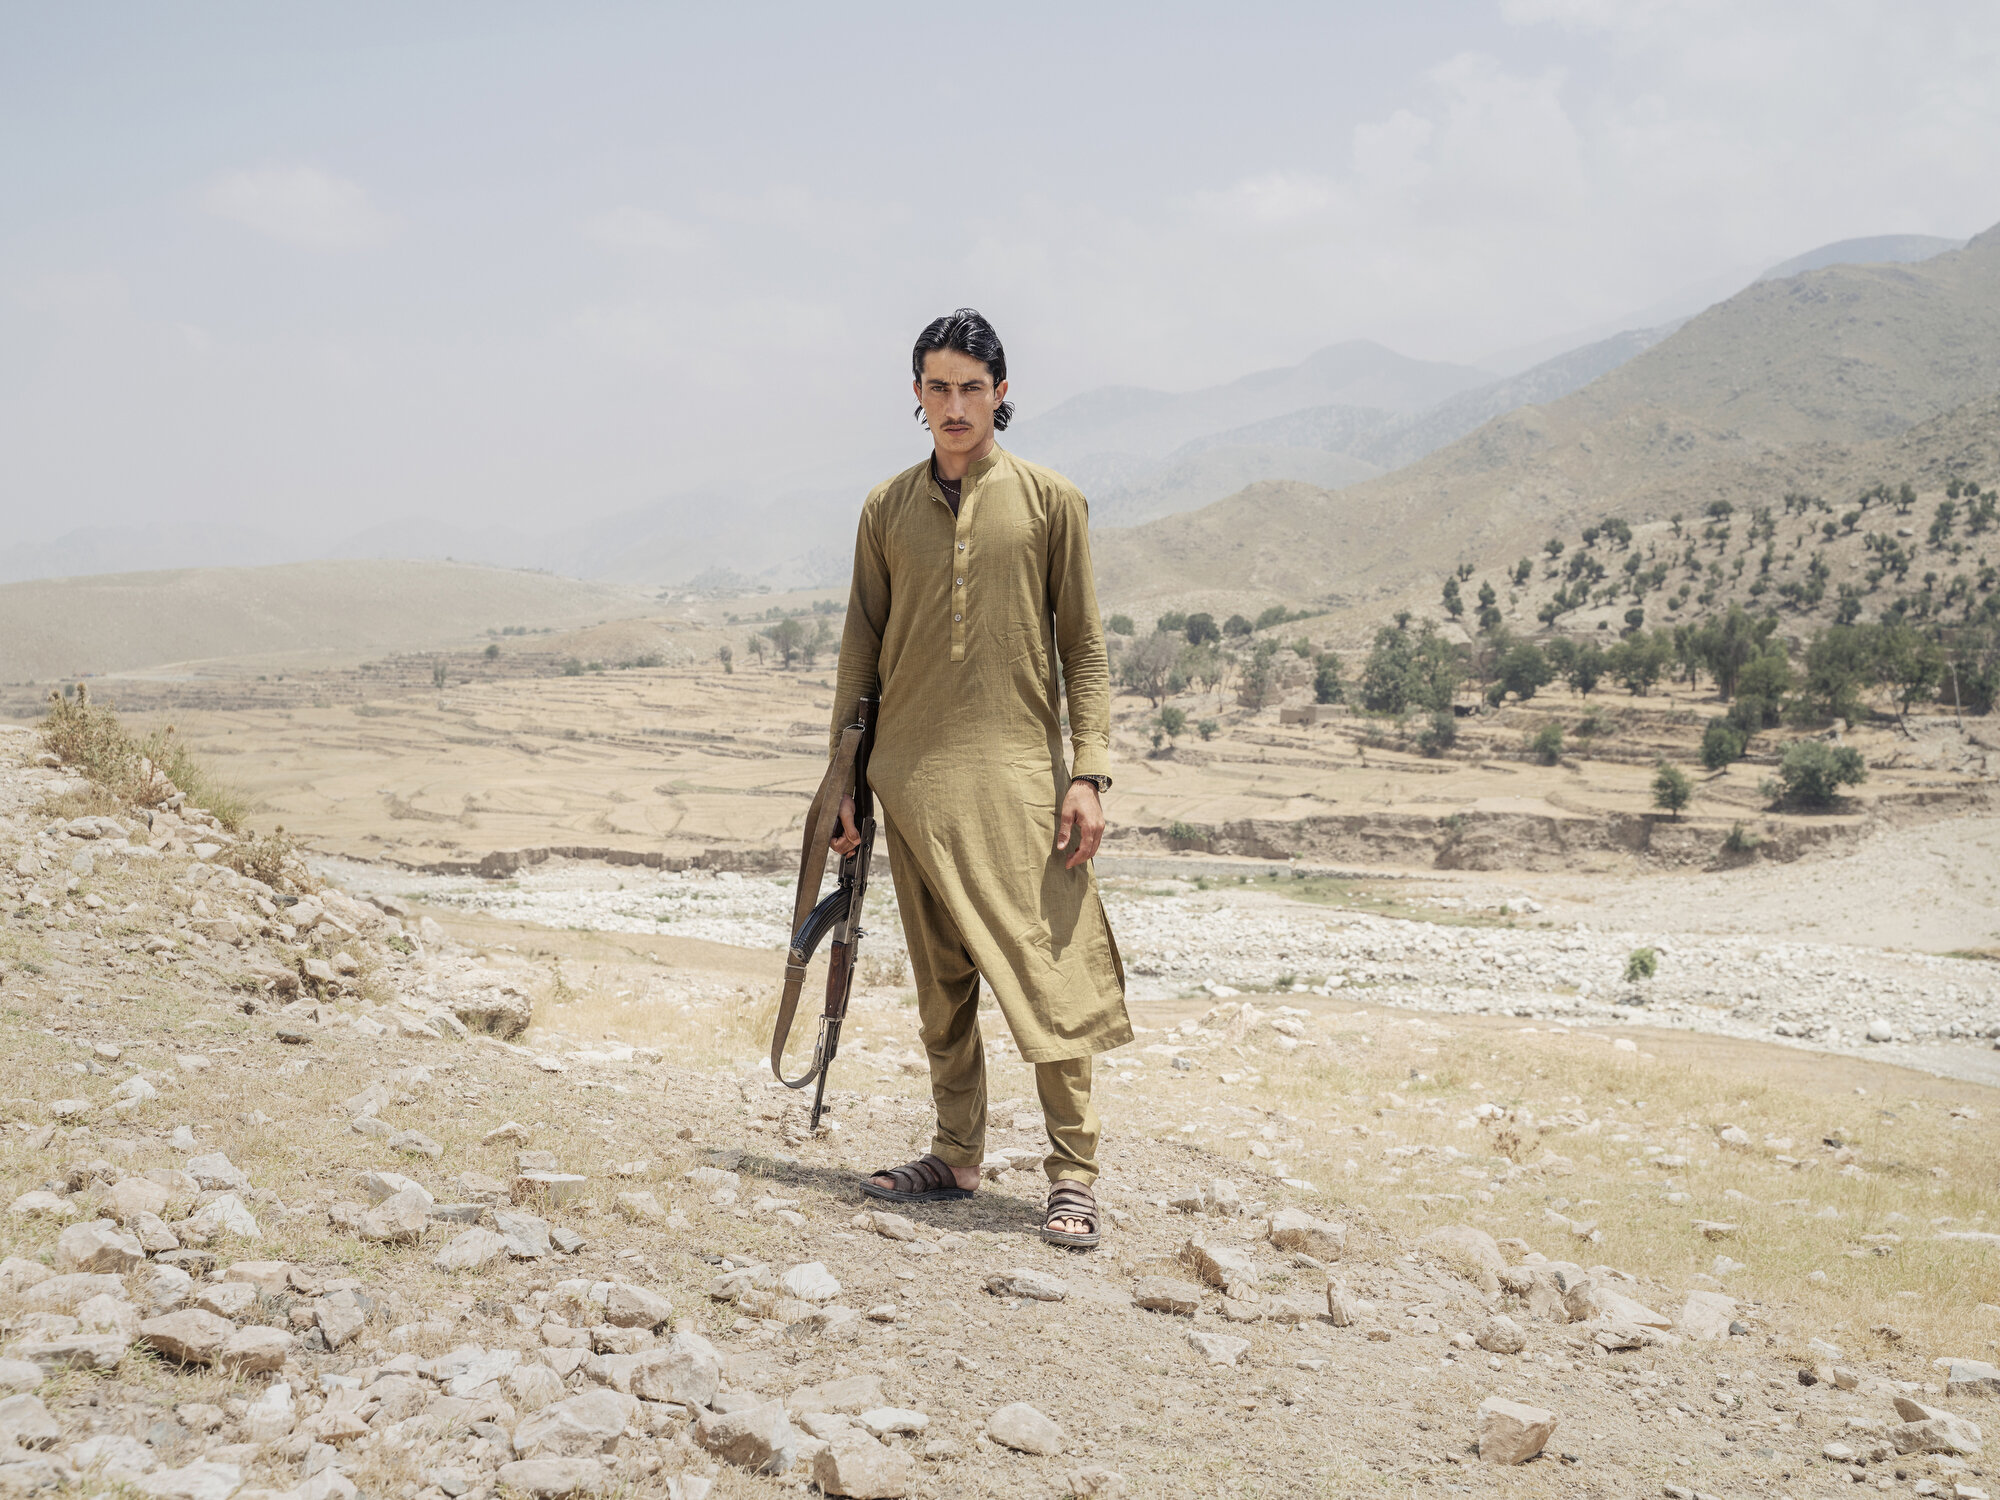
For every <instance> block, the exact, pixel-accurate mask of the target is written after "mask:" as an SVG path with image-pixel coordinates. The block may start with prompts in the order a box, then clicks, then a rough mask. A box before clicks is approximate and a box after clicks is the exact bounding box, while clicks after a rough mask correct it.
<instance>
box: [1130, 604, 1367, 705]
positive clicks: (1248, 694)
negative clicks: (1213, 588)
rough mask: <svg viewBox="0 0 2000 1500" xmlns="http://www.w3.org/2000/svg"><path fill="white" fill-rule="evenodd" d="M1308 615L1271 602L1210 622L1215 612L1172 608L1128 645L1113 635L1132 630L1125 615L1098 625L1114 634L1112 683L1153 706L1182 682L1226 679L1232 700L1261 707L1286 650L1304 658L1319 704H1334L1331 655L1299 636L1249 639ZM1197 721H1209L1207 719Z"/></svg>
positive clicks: (1208, 685)
mask: <svg viewBox="0 0 2000 1500" xmlns="http://www.w3.org/2000/svg"><path fill="white" fill-rule="evenodd" d="M1308 618H1310V614H1309V612H1307V611H1303V610H1301V611H1296V612H1294V611H1291V610H1287V609H1286V608H1285V607H1284V606H1283V605H1273V606H1272V607H1271V608H1270V609H1267V610H1265V611H1264V612H1263V613H1262V614H1260V615H1259V616H1258V617H1257V618H1256V619H1255V620H1252V619H1250V618H1248V617H1247V616H1245V615H1231V616H1230V617H1229V618H1228V619H1227V620H1224V621H1223V622H1222V623H1221V624H1219V625H1218V624H1217V623H1216V620H1215V616H1213V615H1212V614H1208V613H1206V612H1201V613H1195V614H1186V613H1183V612H1181V611H1179V610H1172V611H1169V612H1168V613H1166V614H1163V615H1161V616H1160V617H1159V619H1158V620H1157V621H1155V622H1154V625H1153V630H1152V633H1151V634H1149V635H1147V636H1145V637H1143V638H1140V639H1134V640H1131V642H1130V644H1122V643H1121V642H1120V641H1119V640H1118V639H1117V638H1118V637H1126V638H1130V637H1133V636H1135V635H1136V629H1135V627H1134V625H1133V622H1132V617H1131V616H1130V615H1122V614H1121V615H1113V616H1111V618H1110V619H1108V620H1107V621H1106V622H1105V624H1106V625H1107V626H1108V627H1109V629H1110V631H1111V634H1112V636H1113V638H1114V639H1113V643H1112V644H1113V650H1114V654H1115V656H1116V662H1117V665H1116V673H1117V679H1118V683H1119V685H1120V686H1121V687H1124V688H1126V689H1128V690H1129V691H1131V692H1135V693H1140V694H1143V695H1144V696H1146V697H1147V698H1150V699H1151V700H1152V701H1153V704H1154V706H1156V707H1157V706H1158V705H1160V704H1161V703H1163V702H1165V701H1166V700H1167V699H1168V698H1171V697H1173V696H1175V695H1176V694H1178V693H1182V692H1185V691H1187V690H1188V689H1189V688H1193V689H1195V690H1196V691H1198V692H1210V691H1215V692H1219V691H1221V690H1222V688H1223V687H1224V686H1225V685H1227V684H1228V683H1230V682H1234V683H1235V685H1236V697H1237V701H1238V702H1239V703H1242V704H1243V705H1245V706H1246V707H1249V708H1262V707H1264V706H1265V705H1266V704H1269V703H1272V702H1274V701H1276V699H1277V696H1278V692H1279V683H1280V680H1281V678H1282V675H1283V672H1282V663H1283V660H1284V658H1285V656H1286V653H1290V654H1292V655H1293V656H1296V657H1299V658H1302V659H1304V660H1306V661H1308V662H1310V663H1312V665H1313V672H1314V691H1315V695H1316V696H1317V697H1318V699H1319V701H1320V702H1322V703H1337V702H1339V701H1340V698H1341V694H1342V691H1343V690H1342V685H1341V681H1340V659H1339V658H1338V657H1337V656H1335V655H1333V653H1331V652H1318V651H1315V650H1314V648H1313V645H1312V643H1311V642H1310V641H1308V640H1307V639H1306V638H1305V637H1304V636H1300V637H1299V638H1298V639H1296V640H1294V641H1291V642H1289V643H1286V642H1283V641H1280V640H1279V639H1277V638H1276V637H1275V636H1265V637H1264V638H1263V639H1262V640H1257V639H1255V637H1256V634H1257V632H1259V631H1264V630H1269V629H1271V628H1272V627H1274V626H1278V625H1286V624H1290V623H1291V622H1292V621H1294V620H1303V619H1308ZM1204 722H1207V723H1210V724H1211V725H1212V724H1213V721H1212V720H1207V721H1204ZM1210 732H1211V733H1212V732H1213V729H1212V728H1211V731H1210ZM1172 737H1173V736H1172V735H1171V734H1170V735H1168V738H1172Z"/></svg>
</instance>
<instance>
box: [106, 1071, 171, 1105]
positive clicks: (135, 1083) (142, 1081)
mask: <svg viewBox="0 0 2000 1500" xmlns="http://www.w3.org/2000/svg"><path fill="white" fill-rule="evenodd" d="M111 1097H112V1098H113V1099H115V1100H117V1101H118V1103H117V1104H114V1105H113V1106H112V1108H113V1109H117V1108H118V1107H119V1105H121V1104H122V1105H123V1106H125V1108H126V1109H136V1108H137V1107H138V1106H139V1105H141V1104H144V1103H145V1102H146V1101H147V1100H148V1099H157V1098H159V1097H160V1091H159V1090H158V1089H157V1088H155V1087H153V1085H152V1083H151V1082H150V1081H149V1080H148V1079H146V1078H144V1077H142V1076H140V1075H139V1074H137V1073H134V1074H133V1075H132V1076H131V1077H130V1078H128V1079H126V1080H125V1081H124V1082H123V1083H121V1084H119V1085H118V1087H116V1088H115V1089H113V1090H112V1091H111Z"/></svg>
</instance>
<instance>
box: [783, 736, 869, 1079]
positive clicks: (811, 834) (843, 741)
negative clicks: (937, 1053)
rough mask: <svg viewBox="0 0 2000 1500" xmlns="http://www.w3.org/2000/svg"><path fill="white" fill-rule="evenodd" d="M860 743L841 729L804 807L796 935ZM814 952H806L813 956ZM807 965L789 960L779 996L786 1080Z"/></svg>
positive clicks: (813, 896) (815, 895)
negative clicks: (788, 1045)
mask: <svg viewBox="0 0 2000 1500" xmlns="http://www.w3.org/2000/svg"><path fill="white" fill-rule="evenodd" d="M860 747H861V726H860V725H859V724H850V725H848V727H847V728H845V729H843V730H841V732H840V745H839V748H838V749H836V750H835V751H834V753H833V760H832V762H831V763H830V764H829V765H828V766H827V768H826V775H825V776H823V777H821V778H820V783H819V790H818V791H817V792H815V793H813V800H812V806H811V807H810V808H809V809H807V811H806V832H805V845H804V847H803V848H802V849H800V851H799V884H798V890H797V892H796V893H795V894H794V895H793V897H792V934H793V936H794V937H796V936H797V935H798V930H799V928H800V927H801V926H802V925H803V924H804V922H805V919H806V918H807V917H808V916H810V915H812V909H813V907H814V906H815V905H817V904H818V902H819V883H820V881H821V880H822V879H823V878H824V877H825V875H826V857H827V854H828V849H827V845H828V844H829V843H830V842H831V841H832V839H833V831H834V829H835V828H836V827H837V826H838V825H839V822H840V799H841V798H842V797H844V796H846V795H847V793H848V791H849V783H851V782H852V781H853V779H854V757H855V753H856V752H857V751H858V750H859V749H860ZM810 957H811V955H810V954H809V955H807V958H808V959H810ZM805 982H806V965H805V964H804V963H794V962H792V961H791V958H790V956H789V954H788V955H787V957H786V960H785V988H784V991H783V992H782V993H781V994H780V995H779V997H778V1017H777V1021H776V1023H775V1024H774V1025H773V1026H772V1028H771V1072H772V1074H773V1075H774V1076H776V1077H778V1078H780V1079H782V1078H783V1077H784V1076H785V1074H784V1057H785V1043H786V1042H788V1041H790V1040H791V1035H792V1018H793V1016H795V1015H796V1014H797V1013H798V1008H799V994H800V992H801V991H802V990H803V989H804V988H805Z"/></svg>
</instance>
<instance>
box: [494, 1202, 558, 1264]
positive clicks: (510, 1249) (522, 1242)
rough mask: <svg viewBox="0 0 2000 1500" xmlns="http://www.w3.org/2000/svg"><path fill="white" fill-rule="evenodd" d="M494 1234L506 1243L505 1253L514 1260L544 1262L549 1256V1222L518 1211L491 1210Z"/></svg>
mask: <svg viewBox="0 0 2000 1500" xmlns="http://www.w3.org/2000/svg"><path fill="white" fill-rule="evenodd" d="M493 1229H494V1232H495V1233H497V1234H499V1235H501V1236H502V1237H504V1238H505V1239H506V1241H507V1253H508V1254H509V1255H511V1256H513V1257H514V1259H516V1260H546V1259H548V1255H549V1221H548V1220H547V1219H538V1218H536V1217H535V1216H534V1215H533V1214H524V1213H521V1212H519V1211H518V1210H508V1209H504V1208H496V1209H494V1210H493Z"/></svg>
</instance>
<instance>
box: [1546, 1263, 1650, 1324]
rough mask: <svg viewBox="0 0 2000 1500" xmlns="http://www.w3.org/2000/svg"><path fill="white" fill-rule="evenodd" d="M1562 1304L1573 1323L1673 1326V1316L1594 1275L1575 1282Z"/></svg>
mask: <svg viewBox="0 0 2000 1500" xmlns="http://www.w3.org/2000/svg"><path fill="white" fill-rule="evenodd" d="M1563 1306H1564V1308H1565V1310H1567V1312H1568V1313H1569V1320H1570V1321H1571V1322H1572V1323H1602V1324H1604V1325H1605V1326H1606V1327H1611V1326H1614V1325H1615V1326H1622V1327H1631V1328H1653V1329H1661V1330H1664V1329H1668V1328H1671V1327H1672V1326H1673V1320H1672V1319H1670V1318H1664V1317H1662V1316H1661V1315H1660V1314H1658V1313H1656V1312H1654V1311H1653V1310H1652V1309H1651V1308H1650V1307H1647V1306H1646V1305H1645V1304H1644V1303H1642V1302H1636V1301H1634V1300H1633V1299H1632V1298H1630V1297H1628V1296H1626V1295H1625V1294H1624V1293H1623V1292H1620V1291H1617V1290H1615V1289H1613V1288H1612V1287H1611V1286H1609V1285H1608V1284H1607V1283H1605V1282H1603V1281H1600V1280H1598V1279H1597V1278H1596V1277H1594V1276H1586V1277H1584V1278H1583V1279H1582V1280H1581V1281H1578V1282H1577V1283H1576V1284H1575V1285H1574V1286H1572V1287H1571V1288H1570V1289H1569V1291H1568V1292H1567V1294H1565V1296H1564V1298H1563Z"/></svg>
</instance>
